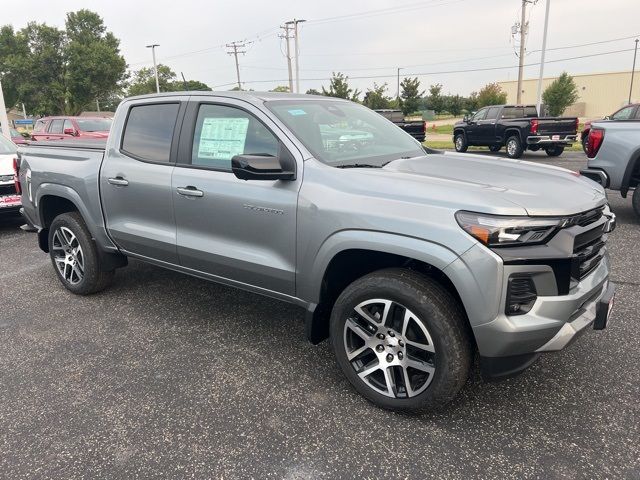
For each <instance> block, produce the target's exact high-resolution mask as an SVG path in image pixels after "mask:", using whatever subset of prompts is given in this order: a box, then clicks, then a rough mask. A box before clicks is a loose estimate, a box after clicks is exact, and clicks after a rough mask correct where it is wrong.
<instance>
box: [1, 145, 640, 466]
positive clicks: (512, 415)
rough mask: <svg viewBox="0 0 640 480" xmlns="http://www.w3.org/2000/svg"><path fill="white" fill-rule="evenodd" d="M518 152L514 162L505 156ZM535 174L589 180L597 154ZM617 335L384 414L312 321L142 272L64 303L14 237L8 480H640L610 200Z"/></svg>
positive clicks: (627, 210)
mask: <svg viewBox="0 0 640 480" xmlns="http://www.w3.org/2000/svg"><path fill="white" fill-rule="evenodd" d="M502 155H504V154H502ZM524 159H525V160H533V161H537V162H541V163H546V164H555V165H560V166H564V167H567V168H571V169H573V170H578V169H580V168H582V167H584V165H585V163H586V159H585V157H584V155H583V154H582V153H578V152H566V153H564V154H563V156H561V157H560V158H558V159H554V160H553V161H552V160H550V159H549V158H548V157H547V156H546V155H545V154H544V153H540V152H538V153H526V154H525V156H524ZM610 202H611V205H612V207H613V209H614V211H615V213H616V214H617V215H618V220H619V224H618V229H617V230H616V232H615V233H614V234H613V235H612V237H611V239H610V242H609V249H610V252H611V257H612V265H613V267H612V271H613V273H612V280H613V281H614V282H616V283H618V292H617V298H616V306H615V309H614V313H613V318H612V325H611V327H610V329H608V330H606V331H604V332H591V331H590V332H588V333H587V334H586V335H584V336H582V337H581V338H580V339H579V340H578V341H577V342H576V343H575V344H573V345H571V346H570V347H569V348H568V349H567V350H566V351H564V352H561V353H559V354H555V355H548V356H545V357H543V358H541V359H540V361H539V362H538V363H537V364H536V365H534V366H533V367H532V368H531V369H529V370H528V371H526V372H525V373H524V374H522V375H521V376H519V377H517V378H514V379H511V380H507V381H504V382H499V383H483V382H481V381H480V380H479V378H478V376H477V375H475V376H474V378H472V380H471V381H470V382H469V384H468V385H467V386H466V388H465V389H464V391H463V393H462V395H461V396H459V397H458V398H457V399H456V400H455V401H454V403H452V404H451V405H450V406H449V407H447V408H446V409H445V410H442V411H439V412H437V413H433V414H428V415H422V416H409V415H401V414H394V413H389V412H386V411H383V410H380V409H378V408H376V407H373V406H371V405H370V404H368V403H367V402H366V400H364V399H363V398H362V397H360V396H359V395H357V394H356V393H355V392H353V391H352V390H351V389H350V388H349V386H348V385H347V382H346V380H345V379H344V378H343V376H342V374H341V373H340V372H339V371H338V369H337V367H336V366H335V362H334V360H333V356H332V354H331V352H330V350H329V348H328V345H327V344H326V343H324V344H322V345H320V346H316V347H314V346H312V345H310V344H308V343H307V342H306V340H305V338H304V333H303V324H302V317H303V312H302V311H301V310H299V309H297V308H295V307H292V306H289V305H286V304H283V303H279V302H276V301H274V300H271V299H267V298H264V297H260V296H256V295H252V294H249V293H245V292H241V291H238V290H233V289H230V288H227V287H223V286H219V285H215V284H212V283H207V282H204V281H201V280H198V279H194V278H190V277H187V276H184V275H181V274H178V273H173V272H170V271H166V270H161V269H159V268H156V267H153V266H150V265H146V264H142V263H139V262H134V261H132V262H131V264H130V266H129V267H128V268H126V269H122V270H119V271H118V272H117V274H116V281H115V283H114V285H113V287H111V288H110V289H109V290H107V291H105V292H104V293H101V294H98V295H94V296H90V297H77V296H73V295H72V294H70V293H69V292H68V291H66V290H65V289H63V287H62V286H61V285H60V284H59V282H58V280H57V279H56V277H55V275H54V272H53V270H52V267H51V265H50V262H49V259H48V257H47V256H46V255H44V254H43V253H42V252H40V251H39V250H38V248H37V245H36V239H35V236H34V234H31V233H26V232H23V231H22V230H20V229H18V228H17V227H18V225H19V224H20V222H18V221H4V220H3V222H2V224H1V226H0V258H1V260H2V270H1V271H0V277H1V283H0V285H2V287H1V291H0V345H2V348H0V386H1V389H0V432H1V434H0V472H2V474H3V475H4V476H6V477H7V478H26V477H40V478H42V477H58V478H59V477H87V478H89V477H107V476H108V477H125V478H131V477H133V476H136V475H139V476H141V477H149V476H154V475H155V476H160V475H167V476H176V477H196V478H203V477H214V478H219V477H223V478H240V477H242V478H246V477H256V478H265V477H269V476H271V477H273V478H336V477H343V478H354V477H381V476H388V477H399V478H404V477H432V476H437V477H438V478H460V477H463V476H480V477H495V476H501V477H506V478H536V477H542V478H576V477H579V478H580V477H582V478H584V477H598V478H606V477H608V478H640V445H638V441H637V439H638V438H640V425H639V424H640V422H639V418H640V401H639V400H640V391H639V387H638V385H640V351H639V349H638V345H640V334H639V333H638V324H637V311H638V309H639V308H640V296H639V295H638V292H639V288H640V268H639V267H640V259H639V258H638V255H637V248H636V246H637V240H638V234H639V233H640V224H639V223H638V221H637V220H636V218H635V216H634V214H633V211H632V208H631V202H630V200H629V199H622V198H621V197H620V196H619V194H617V193H615V194H611V196H610Z"/></svg>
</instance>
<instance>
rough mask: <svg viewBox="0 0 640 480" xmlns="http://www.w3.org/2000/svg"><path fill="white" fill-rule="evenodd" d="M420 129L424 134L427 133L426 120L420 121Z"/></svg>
mask: <svg viewBox="0 0 640 480" xmlns="http://www.w3.org/2000/svg"><path fill="white" fill-rule="evenodd" d="M422 131H423V132H424V134H425V135H426V134H427V122H422Z"/></svg>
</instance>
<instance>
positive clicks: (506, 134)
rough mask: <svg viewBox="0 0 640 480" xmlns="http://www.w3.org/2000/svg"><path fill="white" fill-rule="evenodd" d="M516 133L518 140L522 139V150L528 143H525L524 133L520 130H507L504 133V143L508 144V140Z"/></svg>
mask: <svg viewBox="0 0 640 480" xmlns="http://www.w3.org/2000/svg"><path fill="white" fill-rule="evenodd" d="M514 133H515V134H516V135H518V138H519V139H520V144H521V145H522V148H525V147H526V146H527V145H526V142H524V141H523V138H522V132H521V131H520V129H519V128H514V127H511V128H507V129H505V131H504V140H503V141H504V142H506V141H507V138H509V137H512V136H513V134H514Z"/></svg>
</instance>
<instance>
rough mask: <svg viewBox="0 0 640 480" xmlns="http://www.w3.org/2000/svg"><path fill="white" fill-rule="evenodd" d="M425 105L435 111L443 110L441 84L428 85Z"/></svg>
mask: <svg viewBox="0 0 640 480" xmlns="http://www.w3.org/2000/svg"><path fill="white" fill-rule="evenodd" d="M427 105H428V106H429V108H430V109H431V110H433V111H434V112H436V113H440V112H442V111H444V110H445V97H443V96H442V84H440V83H436V84H435V85H431V86H430V87H429V97H428V98H427Z"/></svg>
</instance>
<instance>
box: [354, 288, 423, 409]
mask: <svg viewBox="0 0 640 480" xmlns="http://www.w3.org/2000/svg"><path fill="white" fill-rule="evenodd" d="M343 338H344V349H345V353H346V355H347V360H348V361H349V363H350V364H351V366H352V367H353V369H354V370H355V372H356V373H357V375H358V376H359V377H360V379H361V380H362V381H363V382H364V383H365V384H366V385H367V386H368V387H370V388H371V389H373V390H375V391H376V392H378V393H380V394H382V395H385V396H388V397H392V398H410V397H414V396H416V395H419V394H420V393H422V392H423V391H424V390H425V389H426V388H427V387H428V386H429V384H430V383H431V381H432V380H433V376H434V373H435V348H434V344H433V341H432V339H431V335H430V334H429V331H428V330H427V327H426V325H425V324H424V322H423V321H422V320H421V319H420V318H419V317H418V316H416V315H415V314H414V313H413V312H411V310H409V309H408V308H406V307H405V306H403V305H401V304H399V303H397V302H394V301H392V300H387V299H380V298H378V299H371V300H366V301H364V302H362V303H359V304H358V305H357V306H356V307H355V308H354V310H353V313H352V315H351V316H350V317H349V318H348V319H347V320H346V322H345V326H344V334H343Z"/></svg>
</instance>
